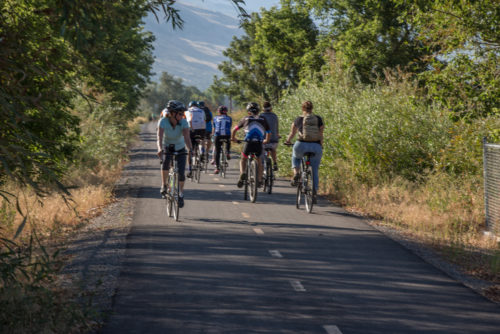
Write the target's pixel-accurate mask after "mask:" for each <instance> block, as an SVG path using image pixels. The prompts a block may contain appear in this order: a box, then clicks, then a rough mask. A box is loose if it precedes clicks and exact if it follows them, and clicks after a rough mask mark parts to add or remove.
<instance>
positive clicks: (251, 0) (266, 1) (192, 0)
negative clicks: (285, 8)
mask: <svg viewBox="0 0 500 334" xmlns="http://www.w3.org/2000/svg"><path fill="white" fill-rule="evenodd" d="M178 2H179V3H185V4H192V5H195V6H196V7H201V8H206V9H210V10H213V11H218V12H223V13H224V14H226V15H230V16H236V15H237V13H236V10H235V9H234V7H233V5H232V4H231V1H230V0H178ZM279 3H280V1H279V0H245V9H246V10H247V12H255V11H258V10H259V9H260V8H261V7H264V8H271V7H272V6H276V5H279Z"/></svg>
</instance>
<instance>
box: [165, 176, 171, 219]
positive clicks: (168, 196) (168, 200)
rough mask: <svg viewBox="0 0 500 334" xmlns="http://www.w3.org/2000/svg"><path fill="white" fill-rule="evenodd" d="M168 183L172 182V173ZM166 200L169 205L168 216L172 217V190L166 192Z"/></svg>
mask: <svg viewBox="0 0 500 334" xmlns="http://www.w3.org/2000/svg"><path fill="white" fill-rule="evenodd" d="M167 184H170V175H169V176H168V180H167ZM165 201H166V205H167V216H168V217H172V197H171V196H170V192H168V193H167V194H165Z"/></svg>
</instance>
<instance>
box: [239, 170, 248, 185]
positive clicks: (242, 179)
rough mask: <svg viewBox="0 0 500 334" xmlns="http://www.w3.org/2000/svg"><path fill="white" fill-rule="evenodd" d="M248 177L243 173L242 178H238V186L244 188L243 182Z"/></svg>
mask: <svg viewBox="0 0 500 334" xmlns="http://www.w3.org/2000/svg"><path fill="white" fill-rule="evenodd" d="M246 178H247V174H245V173H242V174H241V175H240V179H239V180H238V184H237V186H238V188H242V187H243V182H244V181H245V180H246Z"/></svg>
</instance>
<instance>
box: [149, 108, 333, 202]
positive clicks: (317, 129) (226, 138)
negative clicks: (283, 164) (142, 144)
mask: <svg viewBox="0 0 500 334" xmlns="http://www.w3.org/2000/svg"><path fill="white" fill-rule="evenodd" d="M263 109H264V110H263V112H262V113H261V112H260V106H259V104H258V103H256V102H250V103H248V105H247V106H246V111H247V116H245V117H244V118H243V119H241V120H240V121H239V122H238V124H237V125H236V126H235V127H234V128H233V129H231V127H232V118H231V117H230V116H229V115H228V114H227V113H228V108H227V107H226V106H223V105H221V106H219V107H218V108H217V115H216V116H215V117H214V116H213V115H212V113H211V111H210V109H209V108H208V107H207V106H205V104H204V102H203V101H191V102H189V104H188V108H186V107H185V105H184V104H183V103H182V102H180V101H176V100H170V101H168V103H167V106H166V108H165V109H164V110H163V111H162V113H161V119H160V120H159V121H158V128H157V148H158V153H157V154H158V157H160V159H161V160H162V167H161V180H162V186H161V194H162V195H165V194H166V192H167V175H168V170H169V168H170V165H171V159H172V156H173V155H171V154H166V153H167V152H168V151H169V150H175V152H178V153H179V155H177V156H176V157H177V159H178V160H177V161H178V164H177V166H178V169H179V201H178V202H179V203H178V204H179V207H181V208H182V207H183V206H184V182H185V180H186V174H185V169H186V154H187V155H188V157H189V159H188V175H187V177H190V175H191V173H192V154H193V143H195V140H197V139H198V141H199V142H200V144H201V147H202V155H201V156H202V159H208V158H209V154H208V153H209V152H210V149H211V143H212V140H213V143H214V145H213V152H212V161H211V163H212V164H213V165H214V168H215V169H214V174H218V173H219V171H220V167H221V166H220V156H221V152H222V145H223V144H224V143H225V145H226V152H228V153H227V157H226V158H227V159H228V160H229V159H230V155H229V152H230V148H231V141H233V142H238V139H237V138H236V134H237V132H238V131H239V130H241V129H243V130H244V133H245V137H244V146H243V149H242V152H241V160H240V176H239V179H238V183H237V186H238V187H239V188H241V187H242V186H243V183H244V181H245V179H246V178H247V175H246V173H245V170H246V164H247V160H248V157H249V155H250V154H254V155H255V156H256V157H257V160H258V166H259V167H258V185H259V186H261V185H262V174H263V167H262V166H263V164H262V158H263V154H264V149H265V148H270V154H271V158H272V161H273V169H274V170H275V171H277V170H278V164H277V160H276V150H277V146H278V142H279V139H280V138H281V136H280V134H279V121H278V116H277V115H276V114H275V113H274V112H273V111H272V106H271V103H270V102H265V103H264V104H263ZM323 131H324V123H323V119H322V118H321V117H320V116H318V115H316V114H314V113H313V104H312V102H311V101H305V102H304V103H302V115H301V116H298V117H297V118H296V119H295V120H294V122H293V123H292V125H291V129H290V133H289V135H288V137H287V139H286V141H285V144H288V145H291V141H292V140H293V138H294V137H295V135H296V134H298V139H297V141H296V142H295V144H293V154H292V168H293V171H294V175H293V178H292V180H291V184H292V186H296V185H297V182H298V180H299V179H300V163H301V159H302V157H303V156H304V154H305V153H306V152H313V153H314V156H313V157H312V158H311V167H312V170H313V200H314V202H315V201H316V193H317V191H318V185H319V165H320V162H321V157H322V152H323V148H322V147H323ZM200 139H201V140H200ZM205 152H206V154H205Z"/></svg>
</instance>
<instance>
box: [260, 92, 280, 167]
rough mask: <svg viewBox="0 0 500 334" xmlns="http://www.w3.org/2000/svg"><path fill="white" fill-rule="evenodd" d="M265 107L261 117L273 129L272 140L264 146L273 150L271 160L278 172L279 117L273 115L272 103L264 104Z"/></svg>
mask: <svg viewBox="0 0 500 334" xmlns="http://www.w3.org/2000/svg"><path fill="white" fill-rule="evenodd" d="M263 107H264V112H263V113H261V114H260V116H261V117H264V118H265V120H266V121H267V124H269V127H270V128H271V140H270V141H269V143H268V144H265V145H264V148H265V149H266V148H270V149H271V158H272V159H273V170H274V171H277V170H278V164H277V162H276V148H277V147H278V142H279V138H280V131H279V122H278V116H276V114H275V113H273V107H272V106H271V102H269V101H266V102H264V105H263Z"/></svg>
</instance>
